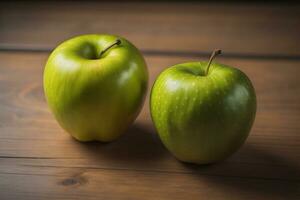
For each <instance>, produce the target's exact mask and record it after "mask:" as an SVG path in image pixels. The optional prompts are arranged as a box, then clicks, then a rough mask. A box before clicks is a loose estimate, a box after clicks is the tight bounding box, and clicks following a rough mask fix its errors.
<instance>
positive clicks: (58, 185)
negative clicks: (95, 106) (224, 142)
mask: <svg viewBox="0 0 300 200" xmlns="http://www.w3.org/2000/svg"><path fill="white" fill-rule="evenodd" d="M8 167H11V166H10V165H9V166H8ZM8 167H7V168H8ZM19 168H20V167H19ZM22 169H24V170H23V172H19V171H16V172H13V173H0V180H1V181H0V194H1V195H2V196H1V197H2V198H1V199H5V200H10V199H11V200H16V199H22V200H27V199H31V200H34V199H118V200H119V199H175V200H176V199H202V198H205V199H225V200H226V199H230V200H235V199H246V200H247V199H259V200H260V199H264V200H265V199H275V200H277V199H299V197H300V191H299V187H300V185H299V182H290V181H280V180H264V179H243V178H234V177H220V176H203V175H197V174H187V173H181V174H179V173H171V174H170V173H157V172H151V171H147V172H145V171H136V170H111V169H86V168H72V167H71V168H55V167H24V166H22Z"/></svg>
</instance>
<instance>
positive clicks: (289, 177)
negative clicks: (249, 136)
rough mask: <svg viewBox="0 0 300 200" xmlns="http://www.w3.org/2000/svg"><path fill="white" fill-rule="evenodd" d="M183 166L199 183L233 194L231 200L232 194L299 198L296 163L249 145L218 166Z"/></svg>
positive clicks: (298, 169)
mask: <svg viewBox="0 0 300 200" xmlns="http://www.w3.org/2000/svg"><path fill="white" fill-rule="evenodd" d="M182 166H183V168H185V169H186V170H187V171H189V172H190V173H192V174H193V175H195V176H196V177H197V179H198V180H199V182H202V183H203V182H206V183H207V184H209V185H210V186H211V187H218V188H219V189H220V190H223V191H224V193H227V194H229V195H232V199H235V198H234V195H235V194H238V195H243V197H245V198H247V197H248V198H250V197H251V198H252V197H253V198H254V199H256V198H258V197H260V198H262V199H263V198H266V197H267V198H268V199H269V198H270V199H271V198H273V199H278V198H279V199H298V198H299V196H300V166H299V164H298V163H296V162H295V161H292V160H289V159H288V158H287V157H285V156H283V155H282V154H281V155H278V154H275V153H274V152H272V153H271V152H267V151H266V150H263V149H261V148H259V147H257V146H254V145H251V144H245V145H244V146H243V148H242V149H241V150H240V151H238V152H237V153H236V154H234V155H233V156H232V157H230V158H228V159H227V160H224V161H221V162H219V163H215V164H207V165H195V164H189V163H182ZM231 192H232V194H231ZM248 198H247V199H248Z"/></svg>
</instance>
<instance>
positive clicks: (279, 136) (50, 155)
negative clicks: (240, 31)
mask: <svg viewBox="0 0 300 200" xmlns="http://www.w3.org/2000/svg"><path fill="white" fill-rule="evenodd" d="M46 58H47V54H45V53H40V54H36V53H4V52H2V53H0V94H1V95H0V110H1V112H0V158H2V159H1V161H0V163H1V164H0V173H5V174H8V173H16V171H15V170H17V171H18V170H21V171H22V170H25V172H26V171H28V169H27V168H22V167H23V166H29V167H32V168H33V169H31V170H35V168H43V167H46V168H55V169H56V168H75V169H77V168H88V169H98V170H104V169H105V170H109V169H114V170H138V171H144V172H156V173H176V174H181V173H184V174H185V173H187V174H195V176H198V175H199V176H203V175H205V176H208V175H209V176H222V177H227V178H234V177H239V178H244V179H246V178H251V179H253V178H254V179H259V180H260V179H264V180H265V179H267V180H269V179H270V180H274V181H287V182H291V184H292V185H293V184H296V183H298V182H299V181H300V159H299V158H300V145H299V143H300V137H299V134H298V130H299V128H300V124H299V120H300V109H299V107H300V105H299V100H300V91H299V90H300V88H299V87H298V85H299V83H300V80H299V78H298V74H299V72H300V68H299V61H290V62H287V61H275V62H274V61H272V60H262V61H254V60H247V59H228V58H223V59H222V57H220V58H219V59H218V60H219V62H222V63H226V64H230V65H233V66H239V68H240V69H242V70H243V71H244V72H246V73H247V74H248V75H249V77H250V78H251V80H252V81H253V83H254V86H255V88H256V91H257V98H258V112H257V119H256V122H255V125H254V128H253V130H252V132H251V135H250V137H249V139H248V140H247V143H246V144H245V145H244V147H243V148H242V149H241V150H240V151H238V152H237V153H236V154H235V155H234V156H232V157H231V158H229V159H228V160H226V161H224V162H221V163H219V164H216V165H211V166H206V167H197V166H193V165H186V164H182V163H180V162H178V161H177V160H175V159H174V158H173V157H172V156H171V155H170V154H169V153H168V152H167V151H166V150H165V148H164V147H163V146H162V144H161V142H160V141H159V139H158V137H157V135H156V132H155V130H154V128H153V125H152V122H151V119H150V115H149V109H148V103H146V104H145V106H144V108H143V111H142V113H141V114H140V115H139V117H138V119H137V121H136V122H135V124H134V125H133V126H132V127H131V128H130V129H129V130H128V131H127V133H126V134H125V135H124V136H123V137H121V138H120V139H119V140H117V141H115V142H113V143H110V144H101V143H87V144H82V143H79V142H76V141H75V140H73V139H71V138H70V137H69V136H68V135H67V134H66V133H64V131H62V130H61V128H60V127H59V126H58V125H57V123H56V121H55V120H54V119H53V117H52V115H51V113H50V112H49V110H48V108H47V105H46V103H45V100H44V96H43V90H42V72H43V66H44V63H45V61H46ZM205 59H206V58H205ZM146 60H147V63H148V65H149V71H150V86H151V85H152V83H153V81H154V79H155V77H156V76H157V75H158V74H159V72H160V71H162V70H163V69H164V68H165V67H167V66H171V65H173V64H175V63H179V62H185V61H190V60H194V59H191V58H189V57H163V56H147V57H146ZM147 101H148V100H147ZM5 163H10V164H9V166H11V167H7V164H5ZM15 166H18V167H17V168H16V167H15ZM14 177H15V176H14ZM244 184H246V183H244ZM272 184H273V183H272ZM272 184H271V185H272ZM269 186H270V185H268V186H266V187H269ZM287 186H288V184H287V185H286V187H287ZM294 187H295V185H294ZM285 190H288V188H285Z"/></svg>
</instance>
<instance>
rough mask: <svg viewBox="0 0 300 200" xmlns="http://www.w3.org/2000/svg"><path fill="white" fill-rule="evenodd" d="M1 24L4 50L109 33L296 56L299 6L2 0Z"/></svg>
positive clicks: (146, 41)
mask: <svg viewBox="0 0 300 200" xmlns="http://www.w3.org/2000/svg"><path fill="white" fill-rule="evenodd" d="M0 27H1V28H0V48H2V49H11V48H13V49H20V48H22V49H42V50H43V49H49V48H53V47H54V46H56V45H57V44H58V43H59V42H61V41H64V40H65V39H67V38H70V37H72V36H74V35H78V34H86V33H110V34H117V35H121V36H124V37H126V38H128V39H129V40H131V41H132V42H133V43H134V44H136V45H137V47H139V48H141V49H143V50H145V51H147V50H151V51H171V52H174V51H175V52H177V51H180V52H186V51H191V52H210V51H211V50H212V49H215V48H220V49H223V50H224V51H225V52H227V53H231V54H233V55H242V56H243V55H249V54H250V55H257V56H272V57H276V56H284V55H285V56H296V57H299V56H300V54H299V52H300V46H299V45H298V44H299V43H300V38H299V33H300V6H299V5H291V4H289V5H271V4H268V5H259V6H258V5H256V4H249V3H248V4H237V5H234V4H207V3H206V4H203V3H202V4H194V3H185V4H183V3H172V4H169V3H156V4H153V3H129V2H126V3H121V4H119V3H115V4H114V3H100V2H84V3H81V2H77V3H76V2H60V3H58V2H55V3H51V2H47V3H44V2H33V3H30V2H24V3H17V4H16V3H15V2H12V3H7V2H6V3H0ZM49 36H50V37H49Z"/></svg>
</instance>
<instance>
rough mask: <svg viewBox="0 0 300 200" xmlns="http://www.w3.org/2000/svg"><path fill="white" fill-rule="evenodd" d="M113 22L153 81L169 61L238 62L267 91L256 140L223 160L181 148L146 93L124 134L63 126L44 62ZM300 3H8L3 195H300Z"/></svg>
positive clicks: (0, 82) (2, 67)
mask: <svg viewBox="0 0 300 200" xmlns="http://www.w3.org/2000/svg"><path fill="white" fill-rule="evenodd" d="M85 33H111V34H118V35H122V36H124V37H126V38H128V39H129V40H130V41H132V42H133V43H134V44H136V46H137V47H138V48H140V49H141V50H142V52H143V54H144V56H145V58H146V61H147V63H148V67H149V71H150V84H149V85H150V86H151V85H152V83H153V80H154V79H155V78H156V76H157V75H158V74H159V73H160V72H161V71H162V70H163V69H164V68H166V67H168V66H171V65H174V64H176V63H180V62H186V61H195V60H203V59H208V56H209V54H210V52H211V50H213V49H215V48H221V49H223V52H224V54H223V55H222V56H220V57H219V58H218V62H221V63H224V64H228V65H232V66H236V67H238V68H239V69H241V70H243V71H244V72H245V73H246V74H247V75H248V76H249V77H250V78H251V80H252V81H253V84H254V86H255V89H256V92H257V98H258V111H257V117H256V121H255V124H254V127H253V129H252V131H251V134H250V137H249V138H248V140H247V142H246V144H245V145H244V146H243V147H242V148H241V149H240V150H239V151H238V152H237V153H235V154H234V155H233V156H232V157H230V158H229V159H227V160H226V161H224V162H221V163H218V164H215V165H208V166H195V165H188V164H183V163H181V162H178V161H177V160H175V159H174V158H173V157H172V156H171V155H170V154H169V153H168V152H167V151H166V149H165V148H164V147H163V146H162V144H161V142H160V141H159V139H158V137H157V135H156V131H155V130H154V127H153V125H152V122H151V120H150V115H149V109H148V99H147V101H146V103H145V106H144V109H143V111H142V113H141V114H140V116H139V117H138V119H137V121H136V122H135V123H134V125H133V126H132V127H130V128H129V130H128V131H127V133H126V134H124V135H123V136H122V137H121V138H120V139H119V140H117V141H115V142H113V143H109V144H101V143H86V144H83V143H79V142H76V141H74V140H73V139H71V138H70V137H69V136H68V135H67V134H66V133H64V131H63V130H62V129H61V128H60V127H59V126H58V124H57V123H56V121H55V120H54V118H53V116H52V115H51V113H50V111H49V109H48V107H47V105H46V103H45V99H44V94H43V89H42V88H43V86H42V74H43V68H44V64H45V61H46V59H47V56H48V55H49V53H50V51H51V49H52V48H54V47H55V46H56V45H57V44H58V43H60V42H62V41H63V40H65V39H67V38H70V37H72V36H74V35H78V34H85ZM299 36H300V6H299V5H284V4H253V3H243V4H236V3H231V4H224V3H222V4H220V3H207V2H206V3H198V4H197V3H195V2H189V3H182V2H176V3H172V4H170V3H166V2H165V3H163V2H155V3H153V2H152V3H151V2H146V3H138V2H133V3H130V2H126V3H101V2H96V1H95V2H84V3H83V2H79V1H77V2H76V3H71V2H60V3H51V2H47V3H45V2H31V3H28V2H23V3H22V2H18V3H16V2H14V3H9V2H6V3H0V199H1V200H2V199H4V200H6V199H273V200H274V199H299V198H300V183H299V181H300V133H299V129H300V122H299V121H300V104H299V102H300V86H299V84H300V78H299V73H300V45H299V44H300V37H299Z"/></svg>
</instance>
